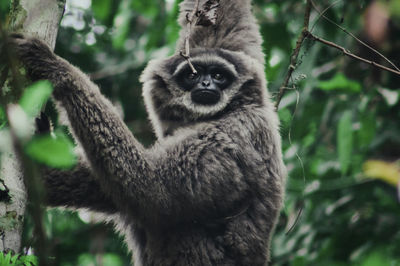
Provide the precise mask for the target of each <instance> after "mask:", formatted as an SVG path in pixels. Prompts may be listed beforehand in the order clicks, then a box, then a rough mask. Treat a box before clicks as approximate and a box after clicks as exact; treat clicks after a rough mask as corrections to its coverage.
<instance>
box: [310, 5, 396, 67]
mask: <svg viewBox="0 0 400 266" xmlns="http://www.w3.org/2000/svg"><path fill="white" fill-rule="evenodd" d="M311 4H312V5H313V7H314V9H315V10H316V11H317V12H318V13H319V14H320V16H321V17H323V18H324V19H325V20H327V21H328V22H330V23H332V24H333V25H335V26H336V27H338V28H339V29H341V30H342V31H343V32H344V33H346V34H347V35H349V36H351V37H352V38H353V39H354V40H356V41H357V42H358V43H360V44H362V45H363V46H365V47H367V48H368V49H369V50H371V51H372V52H374V53H375V54H377V55H379V56H380V57H381V58H383V59H384V60H385V61H386V62H388V63H389V64H390V65H391V66H392V67H393V68H394V69H396V70H397V71H400V69H399V68H398V67H397V66H396V65H395V64H394V63H393V62H392V61H390V60H389V59H388V58H387V57H386V56H384V55H383V54H382V53H380V52H379V51H378V50H376V49H374V48H373V47H371V46H370V45H368V44H367V43H365V42H363V41H362V40H360V39H359V38H357V37H356V36H355V35H354V34H353V33H351V32H350V31H348V30H347V29H345V28H344V27H342V26H340V25H339V24H337V23H336V22H335V21H333V20H332V19H330V18H328V17H327V16H325V12H326V10H327V9H325V10H324V11H323V12H321V11H320V10H319V9H318V7H317V6H316V5H315V4H314V2H313V1H312V0H311ZM334 4H335V3H334ZM331 6H333V5H331ZM311 32H312V30H311Z"/></svg>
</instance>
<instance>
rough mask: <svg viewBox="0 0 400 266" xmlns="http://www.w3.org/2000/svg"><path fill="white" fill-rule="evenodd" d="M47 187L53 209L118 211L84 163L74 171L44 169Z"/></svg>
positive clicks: (49, 203) (110, 212) (48, 199)
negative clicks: (70, 208)
mask: <svg viewBox="0 0 400 266" xmlns="http://www.w3.org/2000/svg"><path fill="white" fill-rule="evenodd" d="M43 175H44V183H45V186H46V203H47V205H49V206H53V207H60V206H61V207H72V208H77V209H79V208H87V209H90V210H92V211H97V212H103V213H107V214H113V213H115V212H116V211H117V208H116V207H115V205H114V203H113V202H112V200H111V199H110V198H108V197H107V196H106V195H105V194H104V193H103V191H102V189H101V188H100V186H99V182H98V180H97V179H96V178H95V177H94V176H93V173H92V171H91V170H90V168H89V167H88V166H86V165H84V164H83V163H80V164H78V165H77V166H75V167H74V169H72V170H60V169H50V168H44V169H43Z"/></svg>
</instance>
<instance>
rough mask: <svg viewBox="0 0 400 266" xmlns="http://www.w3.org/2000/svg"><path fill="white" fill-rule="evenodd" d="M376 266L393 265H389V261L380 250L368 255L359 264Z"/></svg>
mask: <svg viewBox="0 0 400 266" xmlns="http://www.w3.org/2000/svg"><path fill="white" fill-rule="evenodd" d="M377 265H379V266H390V265H393V264H391V260H390V259H389V258H388V257H387V256H386V254H385V253H384V252H383V251H381V250H376V251H374V252H372V253H370V254H369V255H368V256H367V257H366V258H365V259H364V261H363V262H362V263H361V266H377Z"/></svg>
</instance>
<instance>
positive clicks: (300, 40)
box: [275, 0, 312, 110]
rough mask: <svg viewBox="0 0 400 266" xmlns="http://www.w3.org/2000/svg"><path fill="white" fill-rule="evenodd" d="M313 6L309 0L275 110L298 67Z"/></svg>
mask: <svg viewBox="0 0 400 266" xmlns="http://www.w3.org/2000/svg"><path fill="white" fill-rule="evenodd" d="M311 7H312V4H311V0H307V5H306V11H305V13H304V22H303V30H302V31H301V34H300V35H299V37H298V39H297V42H296V48H295V49H294V51H293V53H292V55H291V57H290V65H289V68H288V72H287V74H286V77H285V79H284V81H283V83H282V85H281V87H280V88H279V93H278V96H277V100H276V103H275V110H278V107H279V104H280V102H281V100H282V97H283V95H284V94H285V91H286V89H287V86H288V84H289V80H290V79H291V78H292V74H293V71H294V70H295V69H296V66H297V58H298V57H299V53H300V49H301V46H302V45H303V42H304V40H305V39H306V38H307V34H308V26H309V23H310V15H311Z"/></svg>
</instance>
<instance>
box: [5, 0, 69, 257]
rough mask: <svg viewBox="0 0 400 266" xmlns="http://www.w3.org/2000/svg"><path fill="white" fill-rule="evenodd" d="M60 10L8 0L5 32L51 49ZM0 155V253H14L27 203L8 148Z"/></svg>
mask: <svg viewBox="0 0 400 266" xmlns="http://www.w3.org/2000/svg"><path fill="white" fill-rule="evenodd" d="M64 6H65V0H12V1H11V11H10V25H9V28H8V29H7V30H8V31H10V32H20V33H23V34H26V35H29V36H35V37H38V38H40V39H41V40H43V41H45V42H46V43H47V44H48V45H49V46H50V47H52V48H54V46H55V42H56V37H57V30H58V27H59V23H60V20H61V18H62V15H63V12H64ZM6 83H7V82H6ZM0 133H1V132H0ZM31 133H33V130H32V132H31ZM0 137H1V138H2V139H3V140H4V139H6V138H7V136H0ZM8 142H9V143H11V139H10V138H9V141H8ZM10 146H11V145H10ZM1 152H2V154H1V165H0V166H1V167H0V251H13V252H15V253H18V252H20V249H21V233H22V227H23V217H24V212H25V208H26V201H27V196H26V195H27V194H26V189H25V186H24V175H23V171H22V168H21V165H20V162H19V160H18V159H17V156H16V155H15V152H12V147H9V149H8V151H7V149H5V148H4V147H3V150H1Z"/></svg>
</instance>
